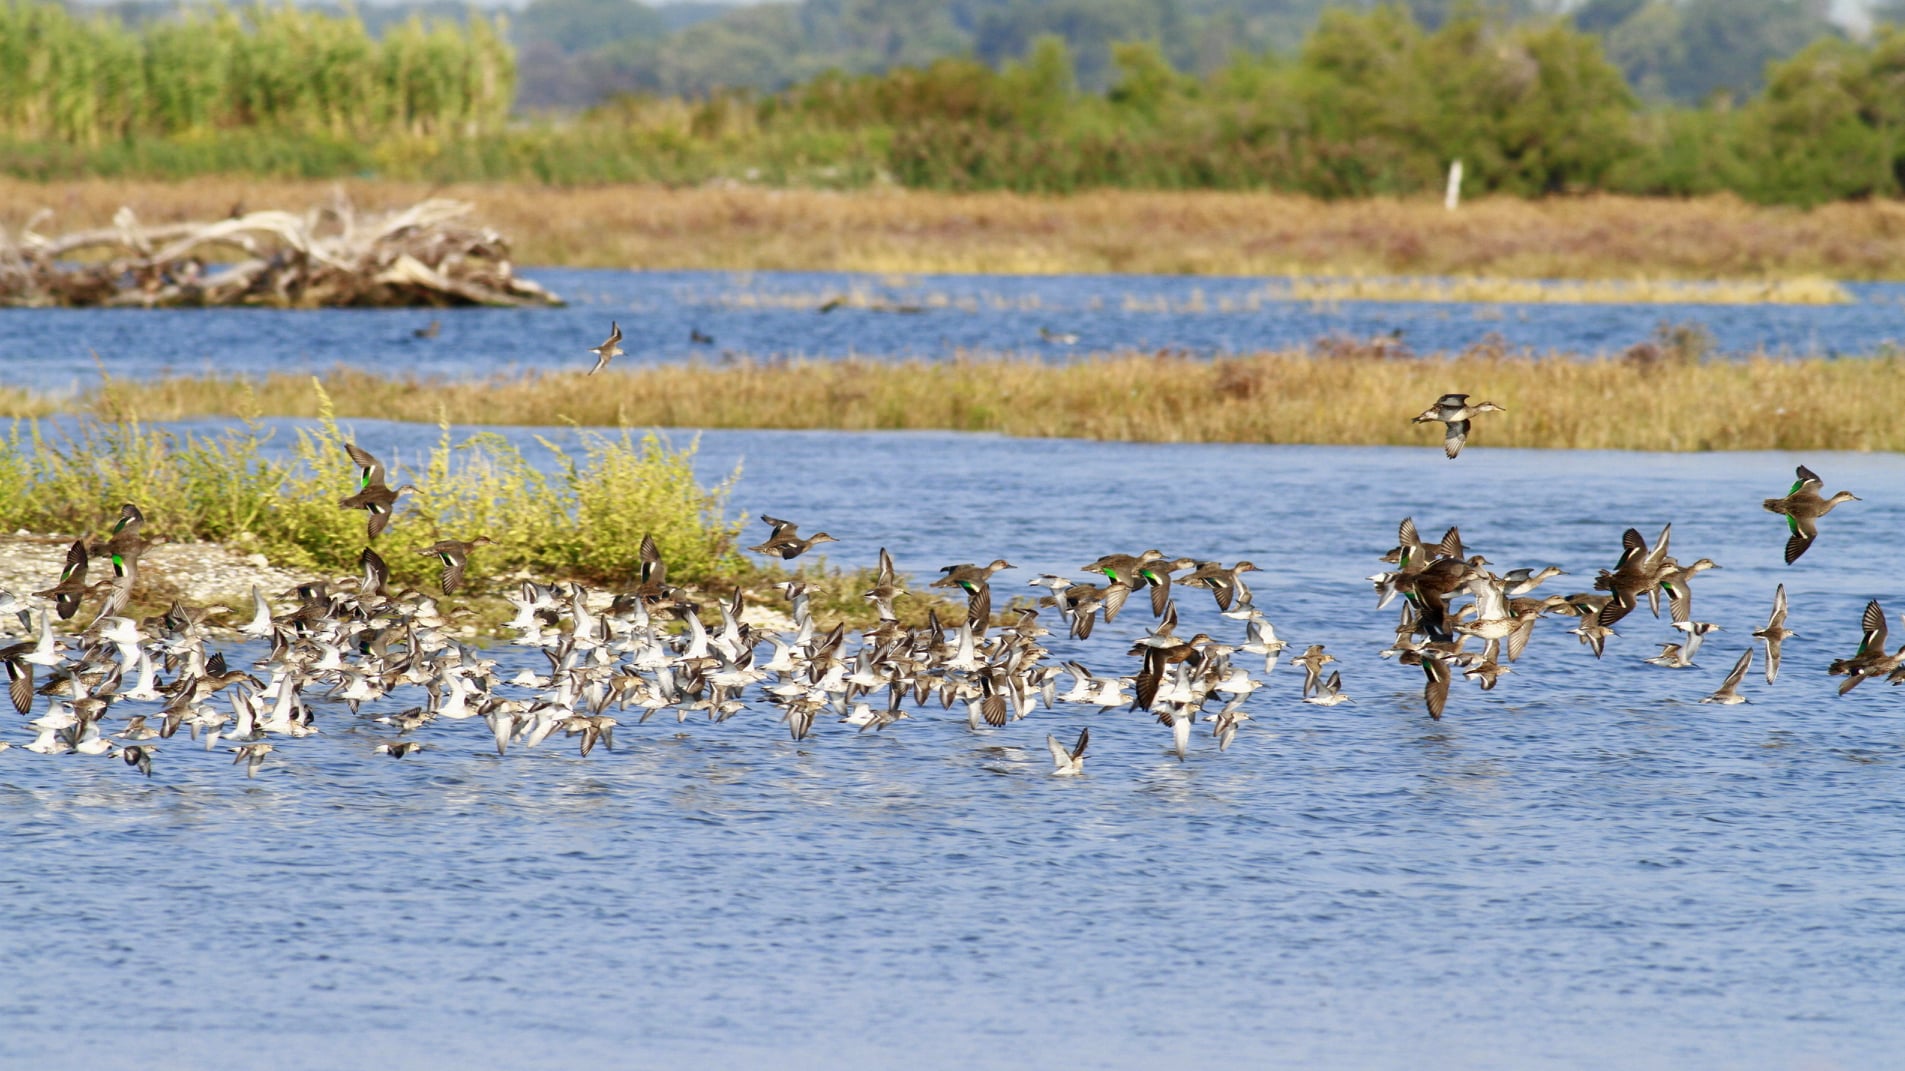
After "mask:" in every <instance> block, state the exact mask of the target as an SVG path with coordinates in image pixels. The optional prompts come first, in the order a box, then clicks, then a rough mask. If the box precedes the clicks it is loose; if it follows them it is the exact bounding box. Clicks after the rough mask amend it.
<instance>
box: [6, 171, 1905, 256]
mask: <svg viewBox="0 0 1905 1071" xmlns="http://www.w3.org/2000/svg"><path fill="white" fill-rule="evenodd" d="M338 188H341V189H343V190H344V192H346V193H347V194H348V195H349V196H350V197H351V198H352V199H353V200H354V201H355V202H356V203H357V204H358V205H359V206H360V207H368V208H390V207H394V206H398V205H404V204H408V203H411V202H413V201H416V200H418V199H420V198H422V197H424V196H426V195H429V194H448V195H450V196H454V197H459V198H465V199H468V200H471V201H474V202H475V203H476V204H477V206H478V217H479V218H480V219H482V220H484V221H486V222H488V223H490V224H491V225H493V226H495V227H496V228H497V229H499V230H500V231H502V232H503V233H504V234H506V235H508V236H509V237H510V238H511V239H512V240H513V241H514V242H515V249H516V254H517V257H518V259H519V260H520V261H521V262H523V263H527V264H555V265H572V266H577V267H617V268H630V267H634V268H724V269H727V268H733V269H759V270H775V269H802V270H847V271H872V272H907V273H912V272H1002V273H1054V272H1155V273H1166V274H1181V273H1195V274H1234V275H1255V274H1297V275H1302V274H1317V273H1322V274H1344V275H1354V274H1358V273H1361V274H1434V275H1488V276H1502V277H1521V278H1577V279H1633V278H1636V277H1643V276H1644V277H1655V278H1682V279H1715V278H1729V279H1774V278H1791V277H1794V276H1808V275H1817V276H1825V277H1829V278H1835V279H1848V280H1860V279H1901V278H1905V205H1898V204H1892V203H1887V202H1882V201H1875V202H1867V203H1845V204H1833V205H1827V206H1824V207H1820V208H1816V209H1811V210H1801V209H1793V208H1768V207H1758V206H1753V205H1748V204H1746V203H1744V202H1741V201H1739V200H1737V199H1734V198H1731V197H1711V198H1703V199H1700V200H1693V201H1673V200H1649V199H1637V198H1624V197H1585V198H1567V199H1560V198H1557V199H1551V200H1542V201H1524V200H1516V199H1511V198H1491V199H1485V200H1478V201H1473V202H1470V203H1468V204H1465V205H1464V206H1463V207H1462V208H1461V210H1460V211H1457V212H1453V213H1451V212H1445V211H1444V210H1443V209H1442V207H1441V205H1440V204H1439V203H1437V202H1433V201H1428V200H1423V201H1396V200H1372V201H1353V202H1322V201H1314V200H1309V199H1306V198H1301V197H1291V196H1285V195H1279V194H1262V193H1172V192H1125V191H1103V192H1094V193H1086V194H1079V195H1074V196H1070V197H1035V196H1025V195H1019V194H1009V193H986V194H959V195H955V194H939V193H922V192H908V191H898V190H875V191H860V192H853V193H836V192H827V191H815V190H764V189H754V188H731V189H664V188H658V187H630V186H609V187H590V188H579V189H556V188H550V187H539V186H522V185H456V186H450V187H430V186H426V185H424V184H421V183H400V182H375V181H350V182H344V183H330V182H296V181H247V180H240V179H232V178H209V179H200V180H194V181H192V182H189V183H182V184H169V183H162V182H148V181H131V180H98V179H93V180H86V181H80V182H66V183H59V184H57V185H40V184H35V183H30V182H23V181H20V180H15V179H0V225H4V226H6V227H8V228H9V229H12V228H16V227H17V226H18V225H19V224H20V223H21V222H23V221H24V220H25V219H26V217H27V216H28V215H30V214H31V213H32V212H34V211H35V210H37V209H38V208H41V207H47V208H52V209H54V210H55V212H56V213H58V215H57V222H58V225H59V226H61V227H78V226H81V225H87V224H96V225H103V224H105V223H107V222H108V221H109V220H110V219H111V216H112V213H113V212H114V211H115V210H116V209H117V208H118V207H119V206H120V205H122V204H125V205H130V206H131V207H132V208H133V209H134V211H135V212H137V213H138V214H139V215H140V217H141V218H142V219H145V220H147V221H161V220H172V219H188V218H216V217H218V216H222V215H224V214H225V213H226V212H227V211H229V210H230V208H231V207H232V206H233V205H234V204H238V203H242V204H244V205H246V206H248V207H251V208H263V207H296V206H301V205H307V204H312V203H316V202H318V201H321V200H324V199H326V198H328V197H330V196H331V192H332V191H333V190H334V189H338ZM208 214H209V215H208Z"/></svg>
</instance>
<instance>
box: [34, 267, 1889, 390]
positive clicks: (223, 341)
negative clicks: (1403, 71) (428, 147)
mask: <svg viewBox="0 0 1905 1071" xmlns="http://www.w3.org/2000/svg"><path fill="white" fill-rule="evenodd" d="M528 274H529V275H531V276H532V277H533V278H535V279H536V280H537V281H539V282H541V283H543V284H544V285H546V286H548V287H549V288H550V289H552V290H554V291H555V292H556V293H558V294H560V295H562V296H563V297H565V298H567V299H568V300H569V301H570V302H571V304H570V305H569V306H568V307H567V308H563V309H534V310H511V309H482V310H460V311H458V312H456V313H455V314H454V315H445V314H443V313H441V312H432V311H430V310H424V309H407V310H357V309H332V310H318V311H299V312H280V311H271V310H263V309H222V310H201V309H181V310H169V311H167V310H161V311H148V310H140V309H122V310H104V311H102V310H96V309H85V310H80V309H73V310H30V311H24V312H22V311H14V312H0V360H4V361H5V367H6V371H7V375H8V381H9V382H10V383H11V384H12V385H15V386H23V387H32V388H35V389H39V390H48V391H62V390H70V389H73V388H75V387H77V386H84V385H87V384H90V383H92V382H93V381H94V380H95V379H96V378H97V376H98V374H99V371H100V370H101V369H102V368H103V369H104V370H105V371H106V372H108V373H110V374H112V375H115V376H119V377H122V378H143V377H149V376H155V375H159V374H162V373H168V372H170V373H181V374H183V373H200V372H208V371H213V372H224V373H240V372H244V373H264V372H297V371H323V370H326V369H329V368H332V367H334V366H337V365H340V364H341V365H349V366H354V367H361V368H369V369H373V370H377V371H382V372H391V371H413V372H416V373H418V374H423V375H439V376H452V377H454V376H465V375H476V374H488V373H492V372H498V371H507V370H513V369H529V368H539V369H547V368H573V367H577V366H580V367H584V368H586V367H587V366H588V364H589V363H590V362H591V361H592V358H591V357H590V356H589V354H588V353H587V352H586V351H587V347H589V346H593V345H595V344H596V343H597V342H600V341H601V340H602V338H603V337H604V336H605V335H606V333H607V331H606V325H607V322H608V321H609V320H610V319H616V320H619V321H620V322H621V324H622V327H623V329H624V330H625V331H626V332H627V334H628V341H627V342H626V343H625V346H626V348H627V350H628V352H629V354H631V357H630V358H628V360H635V359H641V360H659V361H682V360H689V359H694V358H700V359H705V360H719V359H721V358H722V357H723V356H724V355H728V354H739V355H747V356H752V357H757V358H776V357H814V358H827V357H842V356H847V355H853V354H857V355H861V356H870V357H920V358H943V357H950V356H953V355H955V354H957V353H961V352H978V353H987V354H1010V355H1016V356H1021V357H1025V358H1028V359H1037V360H1064V359H1067V358H1069V357H1072V356H1075V355H1077V354H1079V353H1088V352H1094V351H1105V350H1114V349H1119V350H1122V349H1138V350H1153V349H1166V348H1168V349H1182V350H1186V351H1188V352H1191V353H1196V354H1220V353H1238V352H1253V351H1257V350H1262V349H1266V348H1277V347H1283V346H1293V345H1303V344H1307V343H1309V342H1312V341H1314V340H1316V339H1318V338H1320V337H1324V336H1344V337H1348V338H1357V339H1363V338H1369V337H1373V336H1377V335H1388V334H1392V333H1396V334H1399V336H1400V338H1401V340H1402V341H1403V343H1404V344H1406V345H1407V346H1409V347H1411V348H1412V349H1414V350H1415V351H1416V352H1421V353H1431V352H1445V351H1456V350H1461V349H1464V348H1466V347H1468V346H1470V345H1473V344H1474V343H1476V342H1477V341H1478V340H1480V339H1482V338H1483V337H1484V336H1486V335H1489V334H1491V333H1492V334H1495V335H1498V336H1500V338H1501V339H1502V341H1503V342H1504V343H1505V344H1506V345H1507V346H1509V347H1510V348H1511V349H1521V348H1528V349H1532V350H1534V351H1537V352H1548V351H1562V352H1568V353H1587V354H1597V353H1618V352H1620V351H1622V350H1624V349H1626V348H1627V347H1628V346H1631V345H1633V344H1634V343H1636V342H1640V341H1643V340H1645V339H1646V338H1648V337H1649V336H1650V335H1651V334H1652V333H1653V332H1654V330H1655V328H1656V327H1657V326H1658V325H1659V324H1661V323H1663V322H1665V323H1690V324H1699V325H1701V326H1703V327H1704V328H1706V329H1707V330H1708V331H1709V332H1711V334H1712V336H1713V338H1714V341H1715V343H1716V344H1717V346H1718V347H1719V348H1720V350H1721V351H1722V352H1725V353H1732V354H1739V353H1758V352H1766V353H1770V354H1775V355H1780V354H1787V355H1812V354H1850V355H1864V354H1870V353H1873V352H1876V351H1878V350H1880V349H1881V348H1884V347H1887V346H1889V345H1892V344H1894V343H1896V342H1897V341H1899V340H1900V339H1901V338H1905V329H1901V327H1900V324H1901V307H1900V306H1901V303H1905V285H1900V284H1865V285H1856V286H1851V287H1848V289H1849V290H1850V291H1851V292H1852V293H1854V294H1855V295H1856V296H1857V298H1858V301H1857V302H1856V303H1854V304H1850V305H1841V306H1824V307H1802V306H1778V305H1746V306H1699V305H1558V304H1542V305H1523V304H1475V305H1471V304H1460V303H1427V302H1340V303H1327V302H1324V303H1318V302H1307V301H1290V300H1285V299H1283V298H1282V297H1280V296H1279V295H1280V294H1283V293H1287V289H1285V288H1283V286H1282V283H1281V281H1279V280H1266V279H1252V278H1199V277H1178V276H1169V277H1167V276H1049V277H1037V276H1031V277H1023V276H987V275H968V276H909V277H904V278H889V277H884V276H866V275H850V274H842V273H812V272H784V273H761V274H729V273H724V272H628V271H577V270H559V269H540V270H532V271H530V272H529V273H528ZM835 298H846V299H849V301H850V303H849V304H848V305H846V306H844V307H841V308H837V309H835V310H834V311H832V312H829V313H826V314H821V313H819V312H817V311H816V310H817V309H819V308H820V307H821V306H822V305H824V304H826V303H827V302H828V301H830V300H832V299H835ZM432 320H438V321H440V322H441V331H440V333H439V334H438V335H437V336H436V337H435V338H428V339H424V338H418V337H416V335H415V332H416V331H417V330H418V329H421V328H425V327H426V326H427V325H428V324H429V323H430V322H431V321H432ZM1041 329H1045V330H1046V331H1048V332H1050V333H1051V335H1052V336H1054V337H1056V336H1063V335H1076V336H1077V341H1076V342H1075V343H1071V344H1066V343H1061V342H1057V341H1051V340H1049V339H1048V338H1047V337H1046V336H1045V335H1042V334H1041ZM695 332H699V333H701V334H702V335H705V336H707V337H708V338H709V339H711V340H712V341H710V342H707V343H696V342H693V341H691V339H692V337H693V334H694V333H695ZM95 354H96V355H97V357H95Z"/></svg>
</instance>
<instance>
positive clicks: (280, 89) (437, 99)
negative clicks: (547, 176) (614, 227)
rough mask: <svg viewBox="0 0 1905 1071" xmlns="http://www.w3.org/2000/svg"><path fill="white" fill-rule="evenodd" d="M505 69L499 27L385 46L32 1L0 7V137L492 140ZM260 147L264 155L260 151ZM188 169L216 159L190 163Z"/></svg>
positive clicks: (347, 28)
mask: <svg viewBox="0 0 1905 1071" xmlns="http://www.w3.org/2000/svg"><path fill="white" fill-rule="evenodd" d="M514 87H515V58H514V55H513V53H512V52H511V50H510V48H509V46H508V44H507V42H506V41H505V40H504V38H503V35H502V30H501V24H500V22H499V21H497V20H492V19H489V18H485V17H483V16H481V15H476V14H472V15H471V16H470V17H469V19H468V21H467V22H465V23H452V22H437V23H434V24H428V25H426V24H425V23H424V22H423V21H422V20H421V19H412V20H410V21H409V22H407V23H404V24H403V25H401V26H399V27H397V28H396V29H395V30H393V31H392V32H390V33H387V34H386V35H385V36H384V37H383V38H382V39H381V40H378V39H375V38H373V37H371V36H370V34H369V33H368V32H367V31H366V30H365V28H364V24H363V22H362V21H360V20H359V19H358V18H357V17H356V16H354V15H344V16H337V15H327V14H323V13H321V12H316V11H309V10H305V9H301V8H297V7H293V6H291V5H289V4H285V5H269V4H265V3H255V4H253V5H251V6H249V7H245V8H227V7H222V6H221V7H218V8H213V9H198V8H191V7H187V8H183V9H181V10H180V11H179V12H178V13H177V15H176V16H174V17H171V18H167V19H163V20H159V21H157V22H154V23H152V24H151V25H149V26H147V27H145V28H143V29H141V30H133V29H129V28H127V27H126V26H124V25H122V24H121V23H119V22H117V21H116V20H114V19H112V18H110V17H109V16H106V15H104V14H95V15H92V16H90V17H88V16H83V15H81V14H79V13H78V12H77V11H76V10H72V9H68V8H66V7H63V6H61V5H58V4H51V3H44V2H41V0H4V2H0V136H4V137H6V138H10V139H14V140H15V141H16V142H24V143H54V144H61V145H70V146H77V147H80V148H82V149H85V150H92V151H96V150H99V149H101V148H103V147H107V146H110V145H112V144H114V143H121V144H123V143H125V142H126V141H127V140H128V139H138V138H171V139H182V140H181V141H180V142H179V144H180V145H182V146H185V148H183V149H180V150H177V151H179V152H183V153H191V152H192V150H191V149H190V146H192V145H193V144H195V143H196V144H205V143H208V142H216V141H217V140H218V137H219V133H220V132H221V131H232V130H239V129H243V130H247V131H263V132H274V133H278V134H289V135H296V136H299V137H309V138H315V139H318V143H319V144H322V143H325V142H327V141H328V142H339V141H344V142H348V141H350V140H353V139H363V138H379V139H381V138H391V137H400V136H401V137H411V138H433V137H458V138H461V137H472V136H475V135H478V134H481V133H493V132H496V131H499V130H500V129H501V128H502V126H503V122H504V120H505V119H506V118H507V116H508V114H509V109H510V106H511V104H512V102H513V97H514ZM261 144H262V143H261ZM196 155H197V159H198V169H199V170H206V169H208V165H209V166H210V167H215V166H216V163H217V157H216V156H215V155H212V156H207V155H204V154H202V153H200V154H196Z"/></svg>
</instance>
